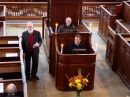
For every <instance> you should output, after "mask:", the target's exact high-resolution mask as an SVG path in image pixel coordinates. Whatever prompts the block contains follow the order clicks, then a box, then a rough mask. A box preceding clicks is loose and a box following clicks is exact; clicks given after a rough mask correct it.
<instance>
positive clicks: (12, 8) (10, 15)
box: [0, 2, 47, 20]
mask: <svg viewBox="0 0 130 97" xmlns="http://www.w3.org/2000/svg"><path fill="white" fill-rule="evenodd" d="M0 5H6V19H7V20H16V19H18V20H19V19H22V20H23V19H24V20H26V19H41V18H42V16H47V3H46V2H45V3H38V2H37V3H36V2H34V3H33V2H28V3H27V2H0Z"/></svg>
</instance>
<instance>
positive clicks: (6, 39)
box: [0, 36, 21, 47]
mask: <svg viewBox="0 0 130 97" xmlns="http://www.w3.org/2000/svg"><path fill="white" fill-rule="evenodd" d="M20 41H21V38H20V37H18V36H0V47H21V46H20V44H21V43H20Z"/></svg>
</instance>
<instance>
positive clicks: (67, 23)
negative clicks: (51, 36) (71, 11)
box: [58, 17, 75, 32]
mask: <svg viewBox="0 0 130 97" xmlns="http://www.w3.org/2000/svg"><path fill="white" fill-rule="evenodd" d="M71 23H72V19H71V18H70V17H67V18H66V20H65V23H64V24H62V25H61V26H60V27H59V29H58V32H71V30H72V31H73V30H75V26H74V25H72V24H71Z"/></svg>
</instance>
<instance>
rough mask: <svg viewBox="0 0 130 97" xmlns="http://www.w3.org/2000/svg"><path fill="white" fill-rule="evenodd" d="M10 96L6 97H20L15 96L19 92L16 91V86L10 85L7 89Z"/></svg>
mask: <svg viewBox="0 0 130 97" xmlns="http://www.w3.org/2000/svg"><path fill="white" fill-rule="evenodd" d="M5 91H6V92H7V93H8V95H7V96H6V97H19V96H15V95H14V94H15V92H16V91H17V89H16V86H15V85H14V84H12V83H11V84H9V85H8V86H7V87H6V90H5Z"/></svg>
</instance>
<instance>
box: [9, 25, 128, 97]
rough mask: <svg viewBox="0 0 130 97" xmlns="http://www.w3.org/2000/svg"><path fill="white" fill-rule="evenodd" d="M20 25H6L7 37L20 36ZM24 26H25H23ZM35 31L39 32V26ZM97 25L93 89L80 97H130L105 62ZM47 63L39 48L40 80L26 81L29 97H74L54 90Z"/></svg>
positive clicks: (73, 94) (94, 32)
mask: <svg viewBox="0 0 130 97" xmlns="http://www.w3.org/2000/svg"><path fill="white" fill-rule="evenodd" d="M22 26H23V24H22V25H19V26H18V25H15V26H14V25H13V24H8V25H7V35H21V32H22ZM24 26H26V25H24ZM35 29H37V30H39V31H41V26H40V25H38V26H37V25H35ZM97 30H98V24H97V23H96V24H92V30H91V31H92V32H93V35H92V42H93V47H94V48H95V43H98V51H97V61H96V70H95V83H94V89H93V90H91V91H83V92H82V95H81V97H130V91H129V90H128V88H127V87H126V86H125V85H124V83H123V82H122V80H121V79H120V78H119V76H118V75H117V73H115V72H113V71H112V70H111V69H110V68H109V66H108V65H107V63H106V61H105V52H106V46H105V43H104V41H103V40H102V39H101V38H100V36H99V35H98V34H97ZM48 69H49V66H48V63H47V59H46V56H45V52H44V49H43V46H42V47H41V48H40V58H39V69H38V76H39V77H40V80H38V81H37V80H34V79H33V80H32V81H27V84H28V95H29V97H75V96H76V95H75V92H74V91H71V92H62V91H58V90H57V89H56V88H55V81H54V79H53V76H51V75H50V74H49V73H48Z"/></svg>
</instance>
